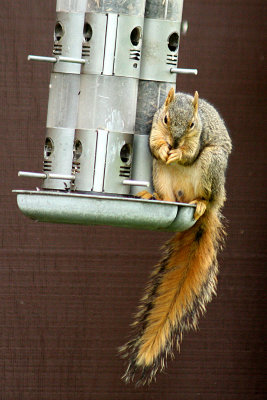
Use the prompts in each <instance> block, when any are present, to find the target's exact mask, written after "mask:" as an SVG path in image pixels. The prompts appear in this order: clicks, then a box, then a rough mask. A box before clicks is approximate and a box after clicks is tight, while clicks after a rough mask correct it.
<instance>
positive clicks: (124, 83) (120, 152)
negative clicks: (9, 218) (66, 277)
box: [14, 0, 197, 231]
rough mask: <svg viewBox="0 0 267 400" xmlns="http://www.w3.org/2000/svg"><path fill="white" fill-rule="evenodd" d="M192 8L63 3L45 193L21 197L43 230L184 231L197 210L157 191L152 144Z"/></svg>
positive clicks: (157, 3) (157, 2)
mask: <svg viewBox="0 0 267 400" xmlns="http://www.w3.org/2000/svg"><path fill="white" fill-rule="evenodd" d="M182 8H183V1H180V0H176V1H175V0H169V1H168V0H165V1H164V0H146V1H145V0H135V1H133V0H128V1H123V2H122V1H119V0H117V1H115V0H114V1H110V0H99V1H96V0H89V1H88V0H57V3H56V24H55V30H54V48H53V56H52V57H43V56H33V55H30V56H29V57H28V58H29V60H33V61H44V62H49V63H51V64H52V72H51V78H50V86H49V88H50V90H49V100H48V111H47V129H46V137H45V144H44V160H43V172H41V173H34V172H24V171H20V172H19V175H20V176H24V177H34V178H40V179H41V180H42V188H41V189H40V190H35V191H34V190H32V191H28V190H15V191H14V192H15V193H16V194H17V203H18V206H19V208H20V210H21V211H22V212H23V213H24V214H25V215H27V216H28V217H30V218H32V219H34V220H37V221H43V222H56V223H71V224H83V225H114V226H122V227H130V228H142V229H153V230H154V229H159V230H169V231H183V230H185V229H188V228H190V227H191V226H192V225H193V224H194V222H195V221H194V219H193V214H194V207H195V206H193V205H188V204H183V203H171V202H163V201H156V200H155V201H150V200H144V199H139V198H136V197H134V195H136V193H138V191H140V190H143V189H144V187H145V188H147V190H149V191H151V193H152V191H153V186H152V177H151V175H152V173H151V171H152V159H151V155H150V152H149V147H148V135H149V132H150V129H151V122H152V118H153V114H154V113H155V111H156V110H157V108H158V107H160V106H161V105H162V103H163V101H164V99H165V97H166V95H167V93H168V91H169V90H170V88H171V87H175V83H176V74H177V73H193V74H196V73H197V71H196V70H194V69H179V68H177V62H178V50H179V41H180V31H181V23H182Z"/></svg>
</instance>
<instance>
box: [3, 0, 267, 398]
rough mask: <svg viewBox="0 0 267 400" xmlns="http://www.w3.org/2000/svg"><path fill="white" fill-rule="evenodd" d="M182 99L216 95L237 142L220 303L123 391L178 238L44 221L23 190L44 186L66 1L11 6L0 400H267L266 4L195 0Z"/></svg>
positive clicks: (6, 23)
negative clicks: (157, 276)
mask: <svg viewBox="0 0 267 400" xmlns="http://www.w3.org/2000/svg"><path fill="white" fill-rule="evenodd" d="M184 3H185V4H184V19H187V20H188V21H189V31H188V33H187V35H186V36H185V37H182V40H181V46H180V62H179V66H180V67H197V68H198V69H199V75H198V76H197V77H189V76H181V77H179V79H178V89H179V90H182V91H187V92H190V93H193V91H194V90H196V89H197V90H198V91H199V93H200V96H202V97H204V98H207V99H209V100H210V102H211V103H213V104H215V105H216V106H217V107H218V109H219V110H220V111H221V113H222V115H223V117H224V119H225V120H226V123H227V125H228V127H229V130H230V132H231V135H232V138H233V144H234V152H233V154H232V157H231V160H230V165H229V170H228V180H227V190H228V202H227V204H226V207H225V215H226V217H227V218H228V220H229V228H228V232H229V235H228V241H227V247H226V249H225V251H224V252H223V254H222V256H221V257H220V276H219V285H218V296H217V298H215V299H214V300H213V302H212V303H211V304H210V305H209V306H208V312H207V314H206V316H205V318H202V320H201V321H200V324H199V331H198V332H191V333H188V334H187V335H186V336H185V338H184V341H183V344H182V349H181V353H180V355H178V354H177V355H176V358H175V360H174V361H169V365H168V369H167V370H166V373H165V374H161V375H158V379H157V383H156V384H153V385H151V386H150V387H148V388H139V389H136V388H135V387H134V386H131V385H128V386H125V385H124V384H123V383H122V382H121V380H120V376H121V375H122V372H123V370H124V366H123V361H122V360H120V358H119V357H118V355H117V350H116V349H117V347H118V346H119V345H121V344H123V343H124V342H125V339H126V338H127V335H128V334H129V324H130V322H131V320H132V314H133V312H134V311H135V309H136V306H137V303H138V300H139V298H140V296H141V293H142V291H143V288H144V286H145V283H146V281H147V278H148V275H149V272H150V270H151V267H152V265H153V264H154V263H156V262H157V260H158V258H159V257H160V251H159V248H160V247H161V245H162V244H163V243H164V241H165V240H167V239H168V238H169V237H170V235H169V234H168V233H157V232H147V231H141V230H140V231H133V230H126V229H117V228H112V227H80V226H71V225H53V224H38V223H34V222H32V221H30V220H29V219H27V218H26V217H24V216H23V215H22V214H21V213H20V212H19V210H18V208H17V206H16V196H15V195H14V194H12V193H11V190H12V189H31V188H35V186H36V185H38V184H39V181H36V182H35V181H33V180H27V179H23V178H18V177H17V171H18V170H26V171H40V170H41V167H42V153H43V142H44V135H45V123H46V112H47V96H48V83H49V76H50V66H49V65H47V64H42V63H30V62H27V55H28V54H39V55H50V54H51V50H52V44H53V35H52V33H53V28H54V22H55V4H56V1H55V0H46V1H35V0H24V1H17V2H16V1H14V0H13V1H4V0H1V1H0V5H1V13H0V34H1V36H0V37H1V43H0V58H1V67H0V68H1V72H0V73H1V77H0V91H1V93H0V94H1V95H0V102H1V106H0V113H1V118H0V127H1V169H0V177H1V178H0V179H1V191H0V201H1V207H0V217H1V227H0V263H1V268H0V398H1V400H85V399H86V400H88V399H92V400H102V399H109V400H139V399H140V400H141V399H142V400H152V399H153V400H156V399H157V400H161V399H168V400H174V399H179V400H192V399H205V400H210V399H222V400H230V399H231V400H237V399H253V400H257V399H263V398H264V393H265V392H264V381H265V372H266V370H264V339H265V332H264V322H265V312H266V308H265V306H266V301H265V286H266V282H265V267H266V266H265V264H266V251H267V241H266V238H267V230H266V218H265V215H266V207H267V204H266V184H267V182H266V179H265V174H266V139H267V137H266V123H267V120H266V76H265V72H266V53H265V46H266V43H265V41H264V40H265V39H266V2H265V1H264V0H253V1H249V0H235V1H233V0H203V1H199V0H185V2H184Z"/></svg>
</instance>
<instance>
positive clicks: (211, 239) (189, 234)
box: [120, 89, 232, 384]
mask: <svg viewBox="0 0 267 400" xmlns="http://www.w3.org/2000/svg"><path fill="white" fill-rule="evenodd" d="M149 145H150V149H151V152H152V155H153V183H154V188H155V191H156V193H155V194H154V196H153V197H154V198H156V199H158V200H165V201H177V202H183V203H189V204H195V205H196V208H195V212H194V218H195V219H196V220H197V221H196V223H195V225H194V226H193V227H191V228H190V229H188V230H187V231H184V232H179V233H176V234H175V236H174V237H173V238H172V239H171V240H170V241H168V242H167V243H166V244H165V247H164V256H163V258H162V260H161V261H160V263H159V264H158V265H157V266H156V267H155V269H154V271H153V273H152V275H151V277H150V281H149V283H148V286H147V288H146V291H145V294H144V296H143V298H142V300H141V304H140V306H139V310H138V312H137V314H136V315H135V322H134V323H133V327H134V331H135V337H134V338H133V339H132V340H130V341H129V342H128V343H126V344H125V345H124V346H123V347H121V348H120V351H121V353H122V356H123V357H125V358H127V359H128V367H127V370H126V372H125V374H124V376H123V379H124V380H125V382H129V381H131V380H134V379H135V378H136V380H137V383H138V384H145V383H150V382H151V380H152V379H154V378H155V375H156V372H157V371H158V369H160V370H162V369H163V368H164V366H165V363H166V359H167V356H168V354H171V355H173V345H174V344H175V343H176V345H177V347H178V348H179V347H180V342H181V340H182V335H183V333H184V332H185V331H187V330H189V329H190V328H196V327H197V322H198V318H199V316H200V315H202V314H203V313H204V312H205V309H206V304H207V303H208V302H209V301H211V298H212V295H213V294H215V293H216V283H217V272H218V264H217V257H216V256H217V250H218V249H219V248H221V246H222V244H223V238H224V235H225V231H224V228H223V225H222V222H221V221H222V215H221V213H220V209H221V208H222V206H223V204H224V201H225V199H226V195H225V188H224V184H225V170H226V167H227V160H228V155H229V154H230V152H231V148H232V146H231V139H230V137H229V135H228V132H227V129H226V127H225V125H224V122H223V120H222V119H221V117H220V116H219V114H218V112H217V111H216V110H215V108H214V107H213V106H211V105H210V104H209V103H208V102H206V101H205V100H202V99H199V98H198V93H197V92H195V95H194V97H192V96H190V95H187V94H184V93H176V94H175V92H174V90H173V89H171V90H170V91H169V93H168V96H167V98H166V100H165V103H164V105H163V106H162V107H161V108H160V109H159V110H158V111H157V112H156V114H155V116H154V119H153V124H152V130H151V134H150V139H149ZM139 196H140V197H143V198H152V195H151V194H150V193H148V192H146V191H143V192H141V193H140V194H139Z"/></svg>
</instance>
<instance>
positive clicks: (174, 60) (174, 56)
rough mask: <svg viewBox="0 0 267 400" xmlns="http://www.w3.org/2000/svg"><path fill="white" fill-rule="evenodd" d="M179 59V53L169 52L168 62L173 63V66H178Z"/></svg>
mask: <svg viewBox="0 0 267 400" xmlns="http://www.w3.org/2000/svg"><path fill="white" fill-rule="evenodd" d="M177 61H178V55H177V54H167V60H166V64H168V65H173V66H175V67H176V65H177Z"/></svg>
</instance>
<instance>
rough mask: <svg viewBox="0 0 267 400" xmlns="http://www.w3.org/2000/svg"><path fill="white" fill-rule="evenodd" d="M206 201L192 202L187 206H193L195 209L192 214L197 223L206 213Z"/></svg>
mask: <svg viewBox="0 0 267 400" xmlns="http://www.w3.org/2000/svg"><path fill="white" fill-rule="evenodd" d="M207 203H208V202H207V200H193V201H190V203H189V204H195V205H196V209H195V213H194V219H195V220H196V221H197V220H198V219H199V218H200V217H201V216H202V215H203V214H204V212H205V211H206V208H207Z"/></svg>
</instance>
